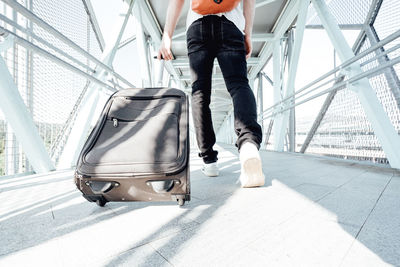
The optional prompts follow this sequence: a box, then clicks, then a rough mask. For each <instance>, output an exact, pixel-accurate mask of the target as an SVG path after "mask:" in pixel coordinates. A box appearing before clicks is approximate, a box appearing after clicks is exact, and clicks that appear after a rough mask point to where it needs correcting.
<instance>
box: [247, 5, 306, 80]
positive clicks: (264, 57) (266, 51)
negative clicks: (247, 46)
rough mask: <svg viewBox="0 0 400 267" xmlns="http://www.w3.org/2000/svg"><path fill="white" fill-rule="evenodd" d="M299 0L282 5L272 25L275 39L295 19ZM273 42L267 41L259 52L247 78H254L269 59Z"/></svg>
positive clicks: (281, 34)
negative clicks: (279, 14)
mask: <svg viewBox="0 0 400 267" xmlns="http://www.w3.org/2000/svg"><path fill="white" fill-rule="evenodd" d="M300 2H301V1H300V0H297V1H296V0H288V2H287V4H286V6H285V7H284V11H283V12H282V13H281V16H280V17H279V18H278V20H277V22H276V23H275V25H274V26H273V28H272V29H273V31H272V32H273V34H274V37H275V40H279V39H281V38H282V37H283V35H284V34H285V32H286V31H287V30H288V28H289V27H290V26H291V25H292V24H293V21H294V20H295V18H296V16H297V14H298V10H299V3H300ZM273 46H274V45H273V42H267V43H266V44H265V45H264V46H263V48H262V50H261V53H260V54H259V56H258V58H259V62H258V64H257V65H256V66H254V67H252V68H251V70H250V72H249V78H254V77H256V76H257V74H258V73H259V72H260V71H261V70H262V69H263V68H264V66H265V64H266V63H267V61H268V60H269V58H270V57H271V55H272V51H273Z"/></svg>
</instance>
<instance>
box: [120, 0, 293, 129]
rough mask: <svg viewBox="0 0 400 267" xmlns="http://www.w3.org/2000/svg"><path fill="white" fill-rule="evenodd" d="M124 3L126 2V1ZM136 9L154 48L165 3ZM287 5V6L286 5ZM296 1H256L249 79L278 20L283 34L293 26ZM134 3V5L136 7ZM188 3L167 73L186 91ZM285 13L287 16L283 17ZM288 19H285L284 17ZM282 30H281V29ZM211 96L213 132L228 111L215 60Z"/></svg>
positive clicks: (152, 1) (149, 2) (150, 0)
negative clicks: (140, 14)
mask: <svg viewBox="0 0 400 267" xmlns="http://www.w3.org/2000/svg"><path fill="white" fill-rule="evenodd" d="M126 1H128V0H126ZM136 1H137V3H139V5H138V7H139V8H141V11H142V23H143V26H144V30H145V33H146V34H147V35H149V36H151V38H152V40H153V41H154V43H155V44H156V45H158V44H159V41H160V38H161V33H162V30H163V28H164V25H165V20H166V15H167V7H168V3H169V1H165V0H144V1H143V2H142V1H140V0H136ZM290 2H292V3H291V5H289V3H290ZM294 2H298V1H290V0H257V1H256V12H255V18H254V26H253V38H252V40H253V52H252V56H251V58H250V59H249V60H248V72H249V78H255V76H256V74H257V73H258V72H259V71H260V70H261V69H262V68H263V67H264V65H265V64H266V61H267V59H268V57H269V56H270V55H263V54H266V53H267V52H268V51H266V50H268V49H267V45H268V43H271V41H272V40H273V38H274V33H275V31H276V29H277V26H278V21H284V20H287V22H285V21H284V23H283V26H281V28H285V29H283V30H284V31H286V29H287V28H288V27H289V26H290V25H291V24H292V23H293V21H294V18H295V16H296V15H297V13H296V12H293V10H294V9H295V7H297V3H294ZM137 3H135V4H137ZM189 4H190V1H185V4H184V7H183V10H182V13H181V16H180V18H179V21H178V23H177V27H176V29H175V32H174V35H173V42H172V53H173V55H174V57H175V58H176V59H175V60H174V61H173V62H172V64H171V65H170V69H169V71H170V72H171V70H172V72H173V73H171V74H172V75H174V77H175V78H177V77H178V78H179V80H181V81H182V82H183V85H184V86H185V87H186V88H188V89H189V88H190V70H189V64H188V58H187V49H186V16H187V13H188V9H189ZM290 9H291V10H290ZM284 13H287V14H284ZM284 17H289V19H287V18H284ZM281 31H282V30H281ZM212 88H213V94H212V99H211V109H212V110H213V112H212V114H213V124H214V129H215V130H217V129H218V128H219V126H220V125H221V124H222V122H223V121H224V119H225V117H226V116H227V115H228V114H229V112H230V111H231V110H232V104H231V98H230V96H229V94H228V92H227V91H226V87H225V84H224V81H223V78H222V74H221V70H220V68H219V66H218V63H217V61H215V64H214V71H213V86H212Z"/></svg>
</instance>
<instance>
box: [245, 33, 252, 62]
mask: <svg viewBox="0 0 400 267" xmlns="http://www.w3.org/2000/svg"><path fill="white" fill-rule="evenodd" d="M244 45H245V47H246V59H248V58H249V57H251V51H252V50H253V47H252V45H251V36H250V35H245V36H244Z"/></svg>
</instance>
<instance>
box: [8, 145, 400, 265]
mask: <svg viewBox="0 0 400 267" xmlns="http://www.w3.org/2000/svg"><path fill="white" fill-rule="evenodd" d="M219 150H220V154H219V155H220V156H219V157H220V161H219V166H220V169H221V175H220V176H219V177H217V178H209V177H205V176H203V175H202V173H201V171H200V166H201V162H200V160H199V159H197V158H196V157H195V155H196V153H195V152H193V153H192V160H191V179H192V198H193V200H192V201H191V202H189V203H187V204H186V205H185V206H184V207H183V208H179V207H178V206H177V205H176V204H175V203H172V202H171V203H107V205H106V206H105V207H104V208H100V207H98V206H96V205H95V204H93V203H89V202H87V201H86V200H85V199H83V198H82V197H81V195H80V193H79V192H78V191H77V190H76V189H75V185H74V184H73V180H72V174H73V172H72V171H59V172H54V173H51V174H47V175H32V176H25V177H19V178H7V179H3V180H1V179H0V266H85V267H86V266H246V267H249V266H386V265H395V266H400V172H395V171H394V170H392V169H386V168H378V167H374V166H368V165H359V164H354V163H349V162H343V161H337V160H331V159H326V158H319V157H311V156H303V155H297V154H287V153H274V152H265V151H263V152H261V153H262V157H263V162H264V165H263V166H264V172H265V174H266V176H267V177H268V178H269V179H270V180H271V181H272V185H270V186H264V187H262V188H254V189H241V188H240V187H239V185H238V184H236V181H237V179H238V176H239V172H240V165H239V162H238V159H237V152H236V150H235V149H234V147H232V146H224V148H220V149H219Z"/></svg>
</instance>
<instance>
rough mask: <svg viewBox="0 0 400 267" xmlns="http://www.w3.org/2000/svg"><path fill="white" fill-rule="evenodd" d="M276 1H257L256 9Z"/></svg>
mask: <svg viewBox="0 0 400 267" xmlns="http://www.w3.org/2000/svg"><path fill="white" fill-rule="evenodd" d="M276 1H277V0H257V1H256V8H259V7H262V6H265V5H268V4H271V3H273V2H276Z"/></svg>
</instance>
